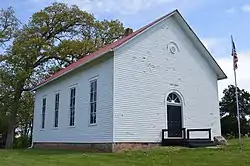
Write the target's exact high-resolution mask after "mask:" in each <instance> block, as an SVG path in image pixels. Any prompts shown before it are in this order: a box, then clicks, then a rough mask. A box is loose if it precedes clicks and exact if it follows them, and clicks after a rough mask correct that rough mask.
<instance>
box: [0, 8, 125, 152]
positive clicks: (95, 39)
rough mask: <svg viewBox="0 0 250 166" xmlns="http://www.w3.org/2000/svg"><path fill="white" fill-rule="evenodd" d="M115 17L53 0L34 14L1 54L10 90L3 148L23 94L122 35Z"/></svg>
mask: <svg viewBox="0 0 250 166" xmlns="http://www.w3.org/2000/svg"><path fill="white" fill-rule="evenodd" d="M123 31H124V27H123V25H122V24H121V23H120V22H119V21H118V20H111V21H107V20H104V21H98V20H96V19H95V18H94V16H93V15H91V14H88V13H87V12H85V11H81V10H80V9H79V8H78V7H77V6H67V5H66V4H63V3H53V4H52V5H51V6H49V7H46V8H44V9H43V10H41V11H39V12H37V13H34V14H33V15H32V17H31V19H30V20H29V22H28V24H26V25H24V26H23V28H22V29H20V30H19V31H18V33H17V34H16V36H15V38H14V40H13V44H12V45H11V46H10V47H9V48H8V49H7V51H6V52H5V54H4V55H3V56H2V57H1V58H2V63H0V67H1V68H3V70H2V71H3V72H2V76H1V77H2V78H4V84H6V85H8V87H9V89H10V90H11V92H12V96H13V99H12V103H11V108H10V112H9V116H8V122H9V123H8V131H7V140H6V145H5V147H6V148H11V147H12V146H13V140H14V134H15V129H16V126H17V124H18V122H17V120H18V115H23V113H22V111H23V110H20V109H19V108H20V107H21V99H22V96H23V93H24V92H25V91H27V90H30V89H31V88H32V87H33V86H34V85H35V84H37V83H38V82H40V81H41V80H42V79H44V78H45V77H46V76H48V75H50V74H52V73H53V72H55V71H57V70H59V69H61V68H63V67H66V66H68V65H69V64H71V63H72V62H74V61H76V60H78V59H79V58H82V57H84V56H87V55H89V54H90V53H92V52H94V51H95V50H97V49H98V48H100V47H102V46H103V45H105V44H109V43H112V42H114V41H115V40H116V39H118V38H120V37H121V36H122V35H123Z"/></svg>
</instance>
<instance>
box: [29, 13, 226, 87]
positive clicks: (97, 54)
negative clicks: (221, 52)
mask: <svg viewBox="0 0 250 166" xmlns="http://www.w3.org/2000/svg"><path fill="white" fill-rule="evenodd" d="M173 15H176V16H177V18H178V19H179V20H180V21H181V22H182V24H185V25H184V26H186V27H188V29H189V30H190V32H189V33H191V34H193V35H194V36H195V38H197V39H196V40H198V43H199V44H200V45H201V46H202V47H203V49H204V50H205V53H207V54H208V55H209V56H208V57H210V59H212V61H211V62H212V63H215V64H214V65H213V66H214V67H217V70H216V71H215V72H216V73H217V76H218V79H224V78H227V76H226V74H225V73H224V72H223V71H222V69H221V68H220V67H219V65H218V64H217V62H216V61H215V59H214V58H213V57H212V55H211V54H210V53H209V52H208V50H207V49H206V47H205V46H204V45H203V44H202V42H201V41H200V40H199V38H198V37H197V36H196V35H195V33H194V32H193V31H192V29H191V28H190V27H189V25H188V24H187V22H186V21H185V20H184V18H183V17H182V16H181V14H180V13H179V11H178V10H174V11H172V12H171V13H168V14H167V15H165V16H163V17H161V18H159V19H157V20H155V21H154V22H151V23H150V24H148V25H146V26H144V27H142V28H140V29H138V30H137V31H135V32H133V33H132V34H130V35H128V36H125V37H123V38H121V39H119V40H117V41H115V42H113V43H111V44H108V45H106V46H104V47H102V48H101V49H99V50H97V51H96V52H94V53H92V54H90V55H87V56H85V57H83V58H81V59H79V60H78V61H76V62H74V63H72V64H70V65H69V66H67V67H66V68H63V69H61V70H59V71H58V72H56V73H55V74H53V75H52V76H50V77H49V78H47V79H45V80H44V81H42V82H40V83H39V84H38V85H37V86H36V87H35V88H34V89H33V90H36V89H38V88H40V87H42V86H44V85H46V84H48V83H49V82H52V81H54V80H55V79H57V78H59V77H62V76H63V75H66V74H67V73H69V72H71V71H73V70H75V69H77V68H79V67H81V66H83V65H85V64H87V63H89V62H91V61H93V60H95V59H96V58H98V57H100V56H103V55H106V53H108V52H111V51H113V50H114V49H116V48H118V47H120V46H122V45H123V44H125V43H127V42H129V40H130V39H132V38H134V37H136V36H137V35H139V34H141V33H142V32H144V31H145V30H147V29H149V28H151V27H152V26H153V25H155V24H157V23H159V22H161V21H162V20H165V19H166V18H168V17H170V16H173Z"/></svg>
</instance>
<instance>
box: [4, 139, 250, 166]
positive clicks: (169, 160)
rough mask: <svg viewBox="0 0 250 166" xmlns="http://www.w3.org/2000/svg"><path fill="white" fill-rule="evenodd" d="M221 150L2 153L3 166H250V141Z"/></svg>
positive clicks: (28, 151)
mask: <svg viewBox="0 0 250 166" xmlns="http://www.w3.org/2000/svg"><path fill="white" fill-rule="evenodd" d="M229 143H230V145H228V146H225V147H221V148H218V149H210V148H198V149H188V148H180V147H160V148H154V149H151V150H143V151H133V152H124V153H117V154H111V153H80V152H73V151H55V150H34V149H33V150H0V166H80V165H89V166H94V165H102V166H112V165H119V166H125V165H129V166H133V165H138V166H145V165H150V166H152V165H164V166H217V165H218V166H249V165H250V139H245V140H244V146H243V150H240V149H239V148H238V145H237V141H236V140H233V141H230V142H229Z"/></svg>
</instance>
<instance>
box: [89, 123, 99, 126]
mask: <svg viewBox="0 0 250 166" xmlns="http://www.w3.org/2000/svg"><path fill="white" fill-rule="evenodd" d="M92 126H97V123H93V124H90V123H89V127H92Z"/></svg>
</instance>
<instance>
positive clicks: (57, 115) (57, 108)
mask: <svg viewBox="0 0 250 166" xmlns="http://www.w3.org/2000/svg"><path fill="white" fill-rule="evenodd" d="M59 98H60V94H59V93H56V94H55V117H54V118H55V119H54V127H58V117H59Z"/></svg>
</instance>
